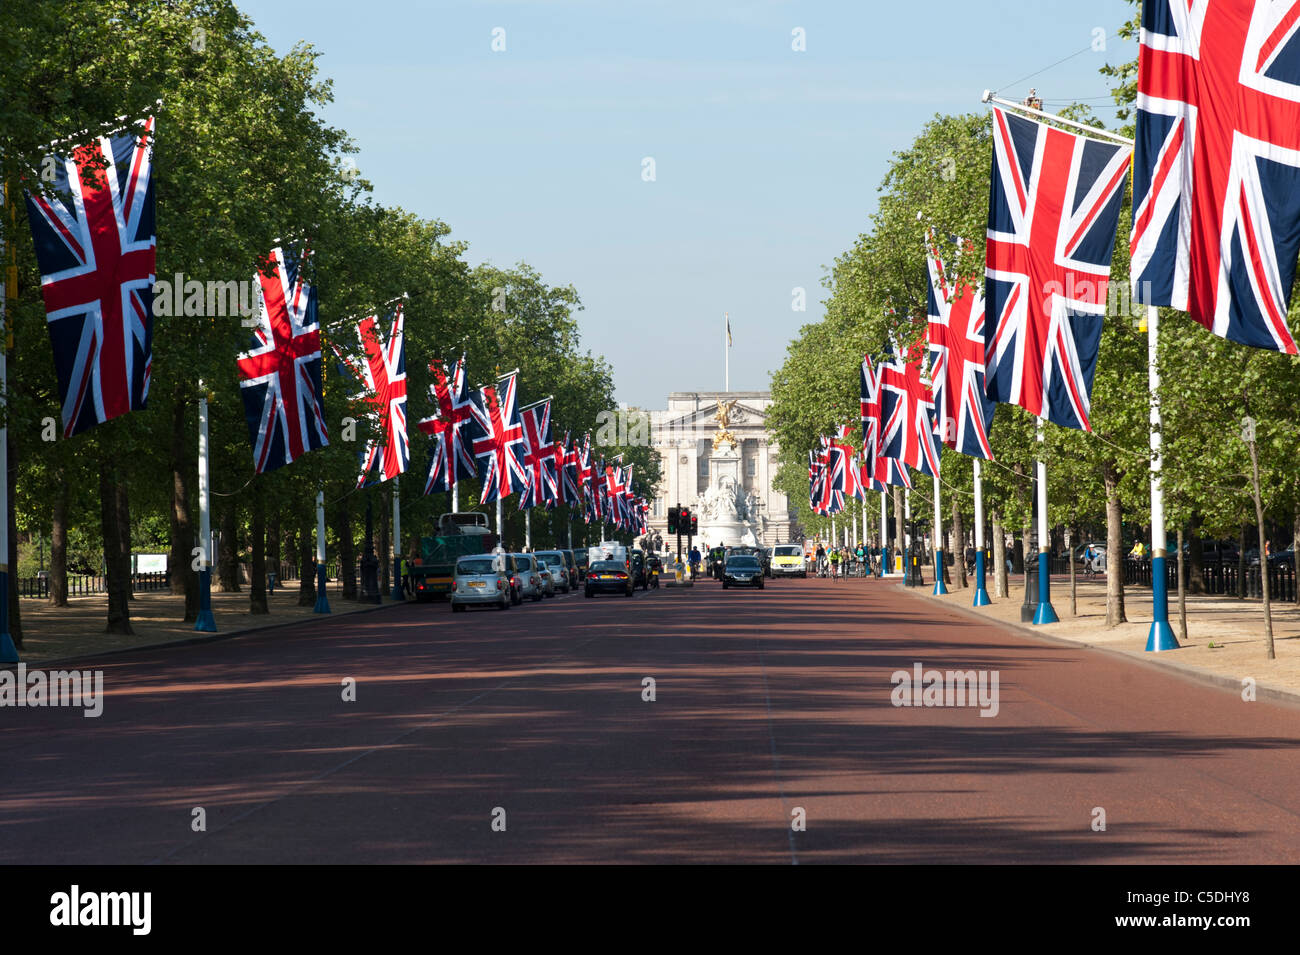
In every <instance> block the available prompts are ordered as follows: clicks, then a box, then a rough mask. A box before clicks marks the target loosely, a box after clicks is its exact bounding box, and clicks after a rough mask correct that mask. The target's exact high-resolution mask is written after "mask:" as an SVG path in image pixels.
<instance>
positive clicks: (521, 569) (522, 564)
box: [511, 554, 544, 601]
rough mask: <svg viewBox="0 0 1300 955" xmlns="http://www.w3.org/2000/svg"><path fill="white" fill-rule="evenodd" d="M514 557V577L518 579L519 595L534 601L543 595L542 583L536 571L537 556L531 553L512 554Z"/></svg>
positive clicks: (521, 597)
mask: <svg viewBox="0 0 1300 955" xmlns="http://www.w3.org/2000/svg"><path fill="white" fill-rule="evenodd" d="M511 556H512V557H514V559H515V578H516V579H517V580H518V581H519V597H520V600H522V599H523V598H524V597H528V598H530V599H532V600H534V601H537V600H541V599H542V596H543V589H542V588H543V586H544V585H543V583H542V580H541V578H540V577H539V576H538V573H537V558H535V557H534V556H533V555H532V554H512V555H511Z"/></svg>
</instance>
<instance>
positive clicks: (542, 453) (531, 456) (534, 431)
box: [519, 398, 559, 511]
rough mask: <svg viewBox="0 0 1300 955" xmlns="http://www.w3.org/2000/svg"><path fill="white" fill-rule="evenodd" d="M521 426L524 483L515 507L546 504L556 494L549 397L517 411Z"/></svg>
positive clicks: (550, 501) (522, 508) (521, 507)
mask: <svg viewBox="0 0 1300 955" xmlns="http://www.w3.org/2000/svg"><path fill="white" fill-rule="evenodd" d="M520 416H521V417H522V419H523V425H524V446H523V459H524V467H525V468H526V469H527V472H528V484H527V486H526V487H525V488H524V492H523V493H522V494H521V495H519V509H520V510H521V511H522V510H525V509H527V508H532V507H537V506H538V505H546V504H550V503H552V502H554V501H555V499H556V497H558V496H559V486H558V484H559V482H558V480H557V477H558V475H557V474H556V472H555V442H554V441H552V440H551V400H550V399H549V398H548V399H546V400H545V401H542V402H539V403H538V404H535V405H533V406H532V407H529V408H525V409H524V410H523V411H522V412H520Z"/></svg>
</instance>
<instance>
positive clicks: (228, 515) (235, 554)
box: [217, 497, 240, 594]
mask: <svg viewBox="0 0 1300 955" xmlns="http://www.w3.org/2000/svg"><path fill="white" fill-rule="evenodd" d="M237 516H238V515H236V513H235V499H234V498H233V497H228V498H226V499H225V500H224V501H223V503H222V505H221V548H220V553H219V554H218V555H217V582H218V584H219V587H218V589H219V590H220V591H221V592H222V593H223V594H237V593H239V590H240V587H239V523H238V521H237V519H236V518H237Z"/></svg>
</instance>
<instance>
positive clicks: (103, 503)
mask: <svg viewBox="0 0 1300 955" xmlns="http://www.w3.org/2000/svg"><path fill="white" fill-rule="evenodd" d="M119 491H120V493H121V494H122V496H125V494H126V489H125V488H123V487H121V486H120V483H119V482H118V480H117V472H116V471H115V469H113V468H111V467H103V468H101V469H100V472H99V526H100V530H101V531H102V532H103V538H104V578H105V589H106V590H107V591H108V624H107V626H106V627H105V630H104V632H105V633H121V634H128V635H129V634H132V633H134V632H135V631H134V630H132V628H131V602H130V591H131V580H130V575H131V553H130V551H129V550H128V551H127V552H126V553H125V554H123V553H122V530H121V527H120V524H119V522H120V519H121V511H122V508H121V507H120V506H119V501H118V495H119Z"/></svg>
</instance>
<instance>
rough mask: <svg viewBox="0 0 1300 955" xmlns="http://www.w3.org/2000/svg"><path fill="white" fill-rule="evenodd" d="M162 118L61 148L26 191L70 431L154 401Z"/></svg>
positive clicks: (62, 404) (61, 399) (66, 429)
mask: <svg viewBox="0 0 1300 955" xmlns="http://www.w3.org/2000/svg"><path fill="white" fill-rule="evenodd" d="M153 141H154V120H153V117H152V116H151V117H149V118H148V119H147V120H145V121H144V123H143V124H142V125H140V127H139V128H138V129H132V130H128V131H124V132H121V133H117V134H115V135H113V136H100V137H99V138H97V139H95V140H93V141H92V142H90V143H87V144H86V145H84V146H78V147H77V148H76V149H74V150H73V151H72V155H71V157H65V156H55V157H51V158H53V159H55V160H56V163H55V165H54V168H53V172H54V181H53V188H52V190H51V192H52V195H47V194H41V193H33V192H30V191H29V192H27V194H26V199H27V202H26V205H27V219H28V222H29V223H30V225H31V229H32V240H33V242H34V243H35V245H36V261H37V264H38V265H39V266H40V270H41V295H42V297H43V298H44V299H45V318H46V323H47V325H46V327H47V329H48V331H49V334H50V344H51V345H52V346H53V348H54V370H55V372H56V374H57V375H58V379H59V403H60V409H61V415H62V418H63V436H64V437H65V438H67V437H71V436H72V435H74V434H80V433H81V432H83V431H87V430H89V429H90V428H93V427H94V426H95V425H97V424H102V423H104V422H105V421H109V420H111V419H112V418H116V417H118V416H119V415H124V414H126V413H127V412H128V411H135V410H137V409H142V408H144V407H145V405H146V402H147V400H148V397H149V378H150V373H151V371H152V365H153V283H154V257H155V246H156V236H155V230H154V191H153V175H152V173H153Z"/></svg>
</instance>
